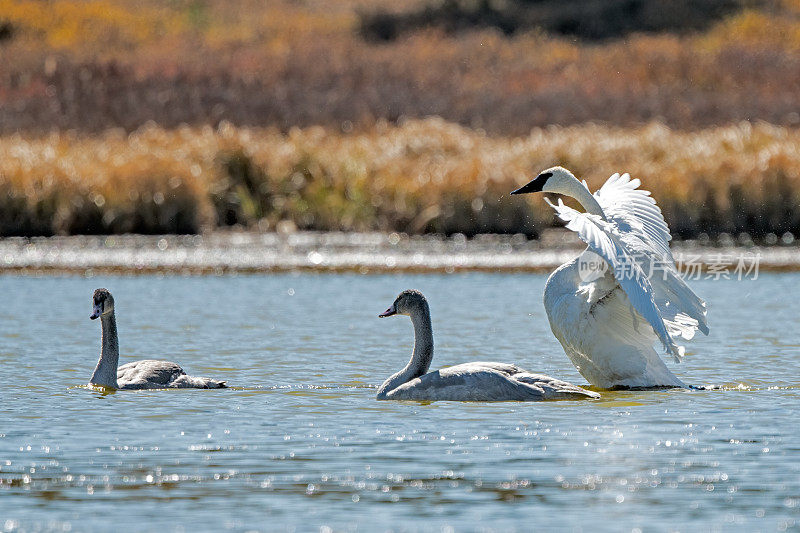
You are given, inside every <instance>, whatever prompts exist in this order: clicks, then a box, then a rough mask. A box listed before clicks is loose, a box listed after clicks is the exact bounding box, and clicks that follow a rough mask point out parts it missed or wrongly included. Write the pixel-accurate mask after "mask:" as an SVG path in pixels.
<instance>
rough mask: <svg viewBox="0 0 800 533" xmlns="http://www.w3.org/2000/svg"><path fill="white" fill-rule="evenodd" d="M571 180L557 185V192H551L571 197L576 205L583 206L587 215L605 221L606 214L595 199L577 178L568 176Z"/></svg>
mask: <svg viewBox="0 0 800 533" xmlns="http://www.w3.org/2000/svg"><path fill="white" fill-rule="evenodd" d="M570 178H571V179H569V180H567V181H565V182H563V183H561V184H559V185H560V186H559V187H558V190H555V191H552V192H557V193H559V194H564V195H566V196H571V197H573V198H575V199H576V200H577V201H578V203H580V204H581V206H583V208H584V209H585V210H586V212H587V213H591V214H592V215H597V216H599V217H600V218H602V219H603V220H605V219H606V214H605V213H604V212H603V208H602V207H600V204H599V203H598V202H597V199H596V198H595V197H594V196H593V195H592V193H591V192H589V189H587V188H586V187H585V186H584V185H583V183H581V182H580V181H578V178H576V177H574V176H570Z"/></svg>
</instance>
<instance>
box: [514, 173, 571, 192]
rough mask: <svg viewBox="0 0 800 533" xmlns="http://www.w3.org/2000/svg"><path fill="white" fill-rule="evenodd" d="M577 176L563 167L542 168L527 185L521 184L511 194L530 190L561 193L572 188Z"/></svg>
mask: <svg viewBox="0 0 800 533" xmlns="http://www.w3.org/2000/svg"><path fill="white" fill-rule="evenodd" d="M576 181H578V180H577V178H575V176H574V175H573V174H572V172H570V171H569V170H567V169H566V168H564V167H553V168H548V169H547V170H543V171H541V172H540V173H539V175H538V176H536V177H535V178H534V179H533V180H532V181H530V182H528V184H527V185H523V186H522V187H520V188H519V189H517V190H516V191H511V194H526V193H530V192H551V193H558V194H563V193H564V192H566V191H570V190H571V189H572V187H571V186H572V185H573V184H574V183H575V182H576Z"/></svg>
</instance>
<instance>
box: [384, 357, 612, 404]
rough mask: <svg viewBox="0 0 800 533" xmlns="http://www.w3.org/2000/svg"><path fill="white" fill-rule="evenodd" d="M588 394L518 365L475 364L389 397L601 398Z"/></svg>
mask: <svg viewBox="0 0 800 533" xmlns="http://www.w3.org/2000/svg"><path fill="white" fill-rule="evenodd" d="M599 397H600V395H599V394H597V393H596V392H592V391H588V390H585V389H582V388H581V387H578V386H576V385H572V384H571V383H567V382H566V381H561V380H559V379H555V378H553V377H550V376H546V375H544V374H534V373H531V372H527V371H525V370H523V369H521V368H519V367H517V366H515V365H510V364H506V363H495V362H475V363H465V364H461V365H456V366H451V367H447V368H443V369H441V370H436V371H434V372H430V373H428V374H425V375H424V376H421V377H419V378H416V379H413V380H411V381H409V382H407V383H404V384H403V385H401V386H399V387H397V388H396V389H394V390H392V391H389V392H388V393H387V395H386V399H388V400H418V401H435V400H450V401H461V402H493V401H494V402H502V401H506V402H508V401H522V402H524V401H542V400H567V399H573V400H574V399H585V398H599Z"/></svg>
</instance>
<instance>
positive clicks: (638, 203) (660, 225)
mask: <svg viewBox="0 0 800 533" xmlns="http://www.w3.org/2000/svg"><path fill="white" fill-rule="evenodd" d="M639 185H641V182H640V181H639V180H638V179H633V180H632V179H631V177H630V175H629V174H622V175H619V174H614V175H613V176H611V177H610V178H608V180H606V182H605V184H603V186H602V187H600V190H599V191H597V192H596V193H594V197H595V199H596V200H597V202H598V203H599V204H600V207H602V208H603V213H605V215H606V218H607V219H608V220H611V221H613V222H614V223H615V224H616V226H617V228H618V229H619V232H620V233H621V234H632V235H636V236H637V237H639V238H641V239H642V242H643V243H644V244H646V245H647V247H649V248H651V249H652V251H653V252H655V253H657V254H659V255H660V259H663V260H666V261H669V262H670V263H672V264H673V265H674V264H675V260H674V259H673V257H672V252H671V251H670V249H669V241H671V240H672V235H670V233H669V227H668V226H667V223H666V221H664V215H662V214H661V209H660V208H659V207H658V206H657V205H656V201H655V200H654V199H653V198H652V197H651V196H650V191H645V190H642V189H638V188H637V187H639Z"/></svg>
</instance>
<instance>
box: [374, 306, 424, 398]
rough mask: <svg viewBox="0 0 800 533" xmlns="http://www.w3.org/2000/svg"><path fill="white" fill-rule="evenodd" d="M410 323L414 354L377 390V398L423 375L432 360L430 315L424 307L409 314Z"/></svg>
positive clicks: (383, 396)
mask: <svg viewBox="0 0 800 533" xmlns="http://www.w3.org/2000/svg"><path fill="white" fill-rule="evenodd" d="M411 323H412V324H413V325H414V353H413V354H412V355H411V360H410V361H409V362H408V364H407V365H406V366H405V368H403V370H401V371H400V372H398V373H397V374H394V375H393V376H392V377H390V378H389V379H387V380H386V381H384V382H383V385H381V388H380V389H378V398H385V397H386V395H387V394H388V393H389V392H391V391H393V390H394V389H396V388H397V387H399V386H400V385H402V384H403V383H407V382H409V381H411V380H412V379H414V378H418V377H420V376H422V375H424V374H425V373H426V372H427V371H428V368H430V366H431V361H432V360H433V328H432V327H431V313H430V310H429V309H428V306H427V305H425V306H424V308H422V309H421V310H419V311H416V312H414V313H412V314H411Z"/></svg>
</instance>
